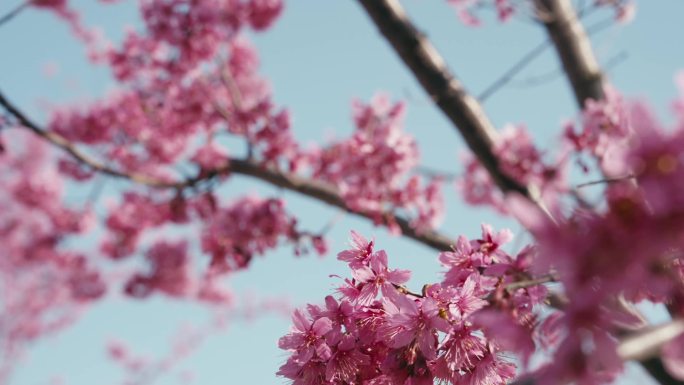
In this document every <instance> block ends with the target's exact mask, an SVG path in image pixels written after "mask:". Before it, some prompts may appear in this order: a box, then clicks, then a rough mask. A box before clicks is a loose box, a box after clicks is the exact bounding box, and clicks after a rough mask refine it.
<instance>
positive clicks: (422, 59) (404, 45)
mask: <svg viewBox="0 0 684 385" xmlns="http://www.w3.org/2000/svg"><path fill="white" fill-rule="evenodd" d="M359 2H360V3H361V5H362V6H363V8H364V9H365V10H366V13H368V16H370V18H371V19H372V20H373V22H374V23H375V25H376V26H377V27H378V29H379V30H380V32H381V33H382V35H383V36H384V37H385V39H387V41H388V42H389V43H390V44H391V45H392V47H393V48H394V50H395V51H396V52H397V54H398V55H399V56H400V57H401V59H402V60H403V61H404V63H405V64H406V65H407V66H408V67H409V69H410V70H411V71H412V72H413V75H414V76H415V77H416V79H417V80H418V82H420V84H421V85H422V87H423V89H425V91H426V92H427V94H428V95H429V96H430V97H431V98H432V100H433V101H434V102H435V103H436V104H437V106H439V108H440V109H441V110H442V112H443V113H444V114H445V115H446V116H447V117H448V118H449V120H451V122H452V123H453V124H454V126H455V127H456V128H457V129H458V131H459V132H460V134H461V136H463V139H464V140H465V142H466V143H467V145H468V147H470V150H471V151H472V152H473V153H474V154H475V156H477V158H478V160H479V161H480V163H482V165H483V166H484V167H485V168H486V169H487V171H488V172H489V174H490V175H491V177H492V179H493V180H494V182H495V183H496V184H497V186H499V188H500V189H501V190H502V191H503V192H504V193H508V192H518V193H520V194H522V195H524V196H526V197H528V198H530V199H532V198H533V194H532V193H531V191H530V190H529V189H528V187H527V186H523V185H521V184H520V183H518V182H517V181H515V180H513V179H512V178H511V177H509V176H508V175H506V174H505V173H504V172H503V171H502V170H501V168H500V165H499V160H498V159H497V157H496V155H495V154H494V152H493V147H494V146H493V144H494V141H495V138H496V135H497V134H496V130H495V129H494V127H493V126H492V124H491V122H490V121H489V119H488V118H487V116H486V115H485V113H484V110H483V109H482V106H481V105H480V103H479V102H478V101H477V100H476V99H475V98H474V97H472V96H471V95H470V94H468V93H467V92H466V90H465V89H464V88H463V86H462V85H461V83H460V82H459V81H458V80H457V79H456V78H455V77H454V75H453V74H451V72H449V70H448V68H447V67H446V64H445V62H444V60H443V59H442V57H441V56H440V55H439V53H438V52H437V50H436V49H435V48H434V47H433V46H432V44H431V43H430V41H429V40H428V39H427V38H426V37H425V36H424V35H423V34H422V33H421V32H419V31H418V30H417V29H416V27H415V26H414V25H413V24H412V23H411V21H410V20H409V19H408V17H407V16H406V13H405V12H404V10H403V9H402V7H401V5H400V4H399V2H398V1H397V0H359Z"/></svg>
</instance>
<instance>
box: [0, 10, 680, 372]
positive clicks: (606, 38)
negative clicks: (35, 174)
mask: <svg viewBox="0 0 684 385" xmlns="http://www.w3.org/2000/svg"><path fill="white" fill-rule="evenodd" d="M17 3H18V0H3V1H2V4H0V14H3V13H4V12H5V11H6V10H9V9H10V8H11V7H13V6H14V5H15V4H17ZM72 3H73V5H74V6H75V7H76V8H78V9H79V10H81V11H82V12H83V13H84V15H85V17H86V21H87V23H88V24H90V25H99V26H101V27H102V28H103V29H104V30H105V31H106V34H107V35H108V36H110V37H111V38H113V39H119V38H120V36H121V31H122V27H123V26H124V25H126V24H128V25H133V26H135V25H138V24H139V21H138V19H137V16H136V12H135V9H136V8H135V6H134V2H133V1H123V2H121V4H119V5H116V6H107V7H105V6H101V5H99V4H98V3H97V2H95V1H92V0H72ZM403 3H405V6H406V7H407V8H408V10H409V11H410V12H409V13H410V14H411V15H412V17H413V18H414V19H415V21H416V22H417V24H418V25H419V26H421V28H422V29H424V30H425V31H426V32H427V33H428V35H429V37H430V38H431V39H432V41H433V42H434V44H435V45H436V47H437V48H438V49H439V50H440V51H441V52H442V53H443V55H444V56H445V58H446V59H447V62H448V63H449V65H450V67H451V68H452V69H453V71H454V72H455V73H456V74H457V75H458V76H459V77H460V78H461V79H462V80H463V81H464V83H465V85H466V87H467V88H468V89H469V90H471V91H472V92H474V93H477V92H479V91H481V90H483V89H484V88H485V87H486V86H487V85H488V84H489V83H490V82H492V80H493V79H494V78H496V77H497V76H499V75H500V74H502V73H503V71H504V70H506V69H507V68H508V67H509V66H510V65H511V64H512V63H513V61H514V60H516V59H517V58H519V57H521V56H522V55H524V54H525V53H526V52H527V51H528V50H529V49H531V48H532V47H533V46H535V45H536V44H538V42H540V41H541V40H543V39H544V38H545V37H544V34H543V30H542V29H541V28H540V27H538V26H535V25H532V24H530V23H525V22H518V21H514V22H512V23H510V24H507V25H499V24H498V23H496V22H494V21H492V20H491V17H488V16H489V15H487V17H485V19H486V26H485V27H483V28H479V29H470V28H466V27H463V26H462V25H461V24H460V23H459V21H458V20H457V19H456V16H455V14H454V12H453V10H452V9H451V8H449V7H448V6H447V5H446V4H445V3H446V2H445V1H441V0H431V1H426V0H422V1H421V0H405V1H404V2H403ZM638 6H639V9H638V13H637V18H636V20H635V22H633V23H632V24H630V25H627V26H625V27H615V28H612V29H609V30H607V31H604V32H602V33H601V34H599V35H597V36H596V37H595V39H594V41H595V48H596V52H597V55H598V57H599V59H600V61H601V62H602V63H607V62H610V61H612V59H613V58H614V57H616V56H617V55H620V54H621V53H622V52H625V53H626V54H627V59H626V60H624V61H622V62H620V63H619V64H618V65H617V66H615V67H613V68H611V69H610V70H609V77H610V78H611V80H612V81H613V83H614V84H616V85H617V87H618V88H620V89H621V90H623V91H624V92H625V93H626V94H628V95H632V96H636V97H643V98H646V99H648V100H649V101H650V102H651V103H652V104H653V105H654V106H655V107H656V108H657V111H658V112H659V114H660V115H661V116H662V117H663V118H664V119H666V118H667V106H668V105H669V101H670V100H671V99H672V98H673V97H674V96H675V94H676V90H675V88H674V85H673V82H672V78H673V75H674V73H675V72H676V71H677V70H678V69H680V68H684V51H683V50H682V49H681V41H680V40H681V37H682V36H684V23H682V19H681V18H682V15H684V2H683V1H681V0H660V1H641V2H639V3H638ZM605 17H610V14H609V13H606V12H603V13H601V14H600V17H598V18H596V19H594V21H595V20H598V19H601V18H605ZM254 41H255V44H256V45H257V47H258V48H259V51H260V54H261V59H262V73H263V74H264V75H265V76H267V77H268V78H269V79H270V80H271V82H272V85H273V88H274V90H275V95H276V99H277V101H278V102H279V103H281V104H282V105H285V106H287V107H289V108H290V109H291V111H292V113H293V115H294V122H295V124H294V126H295V132H296V134H297V136H298V138H300V139H301V140H303V141H314V140H319V139H322V138H328V137H330V136H331V135H332V134H333V133H335V134H336V135H338V136H342V135H345V134H347V133H348V132H350V130H351V122H350V108H349V106H350V101H351V99H352V98H362V99H369V98H370V97H371V96H372V95H373V94H374V93H375V92H377V91H386V92H389V93H390V94H391V95H393V96H394V97H397V98H405V99H407V101H408V107H409V108H408V118H407V125H406V129H407V130H408V131H410V132H411V133H412V134H413V135H415V136H416V137H417V139H418V141H419V143H420V145H421V149H422V154H423V163H424V164H426V165H428V166H430V167H433V168H438V169H442V170H447V171H455V172H458V171H460V165H459V164H458V154H459V153H460V152H461V151H462V150H463V144H462V141H461V140H460V138H459V137H458V135H457V134H456V133H455V131H454V129H453V128H452V127H451V126H450V124H449V123H448V122H447V121H446V120H445V119H444V117H443V116H442V115H441V113H440V112H439V111H438V110H437V109H436V108H434V107H433V106H432V105H430V104H429V103H427V102H426V101H425V95H424V93H423V92H422V91H421V89H420V88H419V87H418V85H417V84H416V82H415V81H414V80H413V78H412V77H411V76H410V74H409V73H408V72H407V71H406V69H405V68H404V67H403V65H402V64H401V62H400V61H399V60H398V59H397V57H396V56H395V54H394V53H393V52H392V51H391V50H390V49H389V47H388V45H387V44H386V43H385V41H384V40H382V39H381V38H380V36H379V35H378V33H377V32H376V30H375V28H374V27H373V26H372V25H371V24H370V22H369V20H368V18H367V17H366V15H365V14H364V13H363V12H362V10H361V8H360V7H359V6H358V5H357V4H356V2H355V1H342V0H337V1H331V0H329V1H320V0H297V1H294V0H293V1H290V2H288V3H287V6H286V11H285V13H284V16H283V17H282V18H281V20H280V21H279V22H278V23H277V24H276V26H275V28H274V29H272V30H270V31H269V32H268V33H266V34H263V35H259V36H255V37H254ZM0 48H1V49H2V51H1V52H2V59H0V89H2V90H3V92H5V93H6V94H8V95H9V96H10V97H11V98H12V99H13V100H15V101H16V102H17V103H18V104H20V105H21V106H22V107H24V108H25V109H26V110H27V111H29V112H30V113H31V114H33V116H35V117H36V118H38V119H42V120H44V118H45V111H44V110H43V109H42V107H41V106H43V105H44V104H43V103H44V102H49V103H56V104H61V103H67V102H83V101H86V100H88V99H90V98H93V97H98V96H100V95H103V94H104V93H105V92H106V91H107V90H109V89H111V87H112V83H111V80H110V78H109V75H108V72H107V71H106V69H103V68H93V67H92V66H90V65H89V64H88V63H87V61H86V60H85V58H84V52H83V49H82V47H81V46H80V45H79V44H78V43H76V42H75V41H74V40H73V39H72V38H71V36H70V35H69V33H68V30H67V28H66V26H65V25H63V24H62V23H60V22H57V21H56V20H55V18H54V17H53V16H52V15H51V14H48V13H46V12H41V11H37V10H29V11H26V12H25V13H24V14H22V15H20V16H19V17H18V18H17V19H15V20H13V21H12V22H11V23H10V24H8V25H6V26H4V27H3V28H0ZM48 62H49V63H54V64H55V65H56V66H57V67H58V69H59V70H58V73H57V75H56V76H55V77H53V78H47V77H45V76H44V75H43V67H44V65H45V63H48ZM557 68H558V63H557V61H556V58H555V57H554V56H553V53H552V51H551V50H549V51H548V52H547V53H546V54H545V55H544V56H543V57H541V58H540V59H539V60H537V61H535V62H534V64H533V65H531V66H529V67H528V69H527V70H526V71H525V72H524V73H523V74H522V75H521V76H520V78H521V79H524V78H527V77H529V76H534V75H539V74H545V73H548V72H549V71H554V70H555V69H557ZM485 109H486V110H487V112H488V113H489V114H490V117H491V118H492V120H493V122H494V123H495V124H496V125H497V126H499V127H500V126H501V125H503V124H505V123H507V122H513V123H521V122H524V123H526V124H527V125H528V127H529V128H530V129H531V131H532V132H533V133H534V135H535V136H536V140H537V142H538V143H539V144H540V145H541V146H544V147H546V148H550V146H551V145H552V143H553V138H554V136H555V135H556V134H557V133H558V131H559V123H560V122H561V121H562V120H563V119H566V118H569V117H572V116H574V115H575V114H576V109H575V105H574V102H573V98H572V96H571V93H570V91H569V89H568V87H567V86H566V83H565V81H564V79H563V78H561V77H558V78H556V79H555V80H553V81H551V82H548V83H546V84H543V85H541V86H538V87H534V88H524V89H521V88H515V87H509V88H505V89H503V90H501V91H500V92H498V93H497V94H495V95H494V96H492V97H491V98H490V99H489V100H488V101H487V102H486V104H485ZM121 188H125V185H124V184H121V183H119V182H109V183H108V184H107V194H105V195H112V194H114V193H115V192H116V191H117V190H118V189H121ZM245 191H256V192H259V193H260V194H261V195H269V194H283V195H284V196H285V197H286V198H287V200H288V207H289V209H290V210H292V211H293V212H297V213H300V214H301V216H302V220H303V223H302V224H303V226H304V227H308V228H314V229H315V228H320V227H321V226H322V225H323V224H325V223H326V222H327V221H328V220H329V219H331V218H333V217H334V216H335V215H336V214H337V212H336V211H335V210H332V209H329V208H327V207H325V206H323V205H321V204H318V203H315V202H310V201H308V200H307V199H303V198H301V197H299V196H296V195H294V194H292V193H283V192H278V191H274V190H272V189H270V188H269V187H268V186H265V185H263V184H260V183H256V182H253V181H251V180H247V179H242V178H235V180H233V181H232V182H231V183H230V188H227V189H223V190H222V193H223V194H225V196H231V195H237V194H239V193H241V192H245ZM445 195H446V196H447V197H448V205H449V211H448V217H447V220H446V222H445V224H444V225H443V227H442V229H443V231H444V232H446V233H447V234H450V235H454V236H455V235H457V234H465V235H468V236H476V235H477V234H478V233H479V225H480V223H482V222H487V223H492V224H494V225H495V226H497V227H500V226H504V225H507V226H511V227H512V229H513V230H514V231H516V232H518V230H519V227H518V226H517V225H515V224H513V223H509V222H505V221H503V220H501V219H500V218H497V217H496V216H495V215H494V214H493V213H492V212H490V211H488V210H474V209H472V208H468V207H465V206H464V205H463V204H462V203H461V200H460V199H459V197H458V196H457V194H456V192H455V190H454V189H453V187H447V189H446V190H445ZM81 198H82V196H80V195H79V194H76V193H74V194H73V195H72V196H71V197H70V199H71V200H72V201H78V200H79V199H81ZM350 229H357V230H358V231H360V232H362V233H363V234H366V235H368V236H375V237H376V239H377V244H378V245H379V247H380V248H384V249H386V250H387V251H388V254H389V256H390V264H391V265H392V266H395V267H402V268H411V269H414V271H415V273H414V278H413V280H412V281H411V283H412V286H413V287H415V288H420V286H422V284H423V283H425V282H432V281H434V280H436V279H437V275H436V274H437V273H438V272H439V266H438V264H437V262H436V253H435V252H433V251H432V250H428V249H426V248H424V247H422V246H420V245H417V244H415V243H413V242H411V241H408V240H402V239H397V238H393V237H390V236H388V235H387V233H386V232H385V231H384V230H382V229H377V228H373V227H372V226H370V225H369V224H368V223H366V222H364V221H361V220H357V219H354V218H351V217H346V218H345V219H343V220H341V221H339V222H338V223H337V224H336V226H335V228H334V229H333V231H332V232H331V234H330V246H331V250H333V251H337V250H341V249H342V248H344V245H345V243H346V240H347V237H348V232H349V230H350ZM328 274H340V275H346V274H347V272H346V269H345V267H344V265H343V264H342V263H338V262H337V261H336V260H335V258H334V257H333V253H331V255H329V256H327V257H325V258H316V257H311V256H309V257H303V258H297V257H294V256H293V255H292V252H291V249H290V248H288V247H285V248H282V249H279V250H276V251H274V252H271V253H269V254H268V255H266V256H265V257H263V258H259V259H257V260H256V261H255V262H254V264H253V265H252V266H251V268H250V269H249V270H248V271H246V272H244V273H240V274H238V275H236V276H235V277H234V278H233V279H231V286H232V287H233V288H234V289H235V290H236V293H237V294H238V295H239V294H240V293H246V292H249V291H252V292H255V293H257V294H258V295H259V296H280V295H284V294H287V295H289V296H290V298H291V299H292V301H293V302H295V303H299V304H302V303H305V302H309V301H310V302H320V301H322V298H323V297H324V296H325V295H326V294H328V293H329V292H330V290H331V288H332V285H333V284H334V283H335V281H334V279H331V278H328ZM206 315H207V313H206V311H204V310H203V309H202V308H200V307H198V306H195V305H191V304H183V303H178V302H172V301H168V300H164V299H163V298H155V299H153V300H149V301H142V302H140V301H138V302H135V301H124V300H121V299H117V298H110V299H109V300H107V301H105V302H104V303H101V304H98V305H97V306H95V307H93V308H92V309H91V310H90V311H89V312H87V313H86V314H85V315H84V316H83V317H82V319H81V321H80V322H79V323H78V324H77V325H75V326H74V327H73V328H71V329H69V330H67V331H65V332H63V333H61V334H59V335H57V336H54V337H51V338H48V339H45V340H42V341H40V342H38V343H36V344H35V345H34V346H32V348H31V349H30V356H29V357H27V359H26V360H25V361H24V362H23V363H22V364H21V365H20V367H19V368H18V370H17V372H16V374H15V377H14V378H13V381H12V384H13V385H42V384H47V383H49V381H50V379H51V378H53V377H55V376H57V377H61V378H63V380H64V383H65V384H70V385H92V384H99V385H110V384H111V385H114V384H119V383H120V382H121V380H122V377H121V373H122V372H121V371H120V370H119V369H118V368H116V367H115V366H113V365H112V364H111V363H109V362H108V361H107V360H106V359H105V349H104V345H105V342H106V341H107V340H108V339H109V338H111V337H117V338H119V339H121V340H124V341H126V342H129V343H130V345H131V346H133V347H134V348H135V350H136V351H139V352H143V353H145V352H147V353H149V354H150V355H151V356H159V355H160V354H162V353H163V352H166V351H167V349H168V346H169V340H170V337H171V336H172V335H173V332H174V331H175V330H177V329H178V327H179V326H180V325H182V324H183V323H191V324H195V325H198V326H199V325H202V323H203V322H204V321H205V320H206ZM288 328H289V320H287V319H283V318H280V317H277V316H270V315H266V316H264V317H261V318H259V319H258V320H256V321H253V322H236V323H233V324H231V326H230V327H229V329H228V330H227V331H226V332H225V333H223V334H221V335H218V336H216V337H214V338H212V339H211V340H210V341H209V342H208V343H206V344H204V345H203V347H202V348H201V349H200V350H199V351H198V352H197V353H196V354H194V355H192V356H191V357H189V358H188V359H187V360H185V361H183V362H182V363H181V364H179V365H178V366H176V367H174V369H173V370H171V371H170V372H169V373H167V374H165V375H163V376H161V377H159V378H158V379H157V381H156V382H155V384H158V385H167V384H176V383H178V376H177V374H178V373H179V372H181V371H183V370H185V369H191V370H192V371H193V372H194V373H195V382H194V383H196V384H201V385H219V384H223V385H230V384H244V383H251V384H281V383H284V381H283V380H282V379H278V378H276V377H275V375H274V373H275V371H276V370H277V368H278V366H279V365H280V364H281V362H282V361H283V360H284V358H285V354H284V353H283V352H281V351H279V350H278V349H277V347H276V341H277V339H278V338H279V337H280V336H281V335H283V334H284V333H286V332H287V330H288ZM625 383H640V381H639V380H636V381H631V382H625Z"/></svg>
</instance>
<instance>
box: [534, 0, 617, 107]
mask: <svg viewBox="0 0 684 385" xmlns="http://www.w3.org/2000/svg"><path fill="white" fill-rule="evenodd" d="M535 3H536V7H537V11H538V14H539V15H540V18H541V21H542V23H543V24H544V27H545V28H546V31H547V33H548V35H549V37H550V38H551V41H552V42H553V46H554V48H555V50H556V53H557V54H558V57H559V59H560V61H561V63H562V64H563V70H564V71H565V73H566V75H567V78H568V81H569V82H570V86H571V87H572V90H573V93H574V94H575V101H576V102H577V104H578V106H579V107H580V109H581V108H583V107H584V103H585V102H586V100H587V99H594V100H601V99H603V98H605V94H604V89H603V86H604V76H603V72H602V71H601V67H600V66H599V64H598V61H597V60H596V56H595V55H594V51H593V49H592V47H591V41H590V40H589V37H588V36H587V32H586V31H585V29H584V27H583V26H582V23H581V22H580V21H579V19H578V17H577V13H576V12H575V9H574V6H573V4H572V1H571V0H535Z"/></svg>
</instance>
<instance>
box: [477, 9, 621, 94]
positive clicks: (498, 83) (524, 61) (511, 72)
mask: <svg viewBox="0 0 684 385" xmlns="http://www.w3.org/2000/svg"><path fill="white" fill-rule="evenodd" d="M613 24H614V19H613V18H611V19H610V20H602V21H600V22H598V23H596V24H594V25H592V26H590V27H589V28H587V33H588V34H589V35H592V34H594V33H597V32H600V31H602V30H604V29H606V28H607V27H609V26H611V25H613ZM551 43H552V41H551V39H546V40H544V41H542V42H541V43H539V44H537V45H536V46H534V47H533V48H532V49H531V50H529V51H528V52H527V53H526V54H525V55H523V57H521V58H520V59H519V60H518V61H516V62H515V63H513V65H512V66H511V67H510V68H509V69H507V70H506V71H505V72H504V73H503V74H502V75H501V76H500V77H498V78H497V79H496V80H494V81H493V82H492V83H491V84H490V85H489V86H487V88H485V90H484V91H482V92H481V93H480V95H479V96H478V99H479V100H480V102H484V101H485V100H487V99H488V98H489V97H490V96H492V94H494V93H495V92H496V91H498V90H499V89H501V88H502V87H504V86H505V85H506V84H508V83H510V82H512V81H513V78H514V77H515V76H516V75H517V74H519V73H520V72H522V70H524V69H525V68H526V67H527V66H528V65H529V64H530V63H532V62H533V61H534V60H535V59H536V58H538V57H539V56H541V54H542V53H544V51H546V49H547V48H549V47H550V46H551ZM562 74H564V72H563V69H562V68H560V69H558V70H554V71H553V72H552V73H550V74H544V75H541V76H539V77H538V78H542V79H544V81H548V80H549V77H550V76H552V78H555V77H556V76H559V75H562ZM535 80H537V79H535ZM527 82H530V80H528V81H527Z"/></svg>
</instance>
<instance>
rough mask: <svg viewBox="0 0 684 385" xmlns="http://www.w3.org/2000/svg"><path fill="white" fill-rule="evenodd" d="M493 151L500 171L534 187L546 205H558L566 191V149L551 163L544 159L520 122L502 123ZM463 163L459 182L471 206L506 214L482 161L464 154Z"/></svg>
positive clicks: (502, 202) (499, 193) (459, 186)
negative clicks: (487, 206) (481, 206)
mask: <svg viewBox="0 0 684 385" xmlns="http://www.w3.org/2000/svg"><path fill="white" fill-rule="evenodd" d="M493 150H494V153H495V154H496V155H497V156H498V158H499V163H500V168H501V170H502V172H503V173H505V174H506V175H508V176H509V177H511V178H513V179H514V180H516V181H517V182H519V183H521V184H522V185H525V186H533V187H534V189H535V191H539V193H540V196H541V198H542V200H543V202H544V203H545V204H546V205H547V206H548V207H549V208H555V207H556V206H557V205H558V200H559V198H560V196H561V195H562V194H563V193H565V192H567V181H566V171H565V169H566V163H567V162H566V161H567V153H568V151H561V156H559V157H558V158H557V159H556V160H555V161H554V162H547V161H546V160H545V159H544V158H545V157H544V153H543V152H542V151H540V150H538V149H537V148H536V146H535V144H534V143H533V141H532V137H531V136H530V134H529V133H528V132H527V130H526V129H525V127H523V126H519V125H518V126H516V125H507V126H505V127H504V128H503V130H501V135H499V136H498V137H497V141H496V142H495V143H494V149H493ZM549 163H550V164H549ZM464 164H465V173H464V174H463V177H462V178H461V179H460V180H459V181H458V188H459V190H460V191H461V193H462V195H463V199H464V200H465V201H466V202H467V203H469V204H471V205H489V206H491V207H493V208H494V209H496V210H497V211H499V212H500V213H502V214H506V213H508V212H509V210H508V209H507V204H506V201H505V196H504V194H503V193H502V192H501V190H500V189H499V188H498V187H497V186H496V185H495V184H494V181H493V180H492V178H491V176H490V175H489V173H488V172H487V170H486V169H485V168H484V167H483V166H482V164H481V163H480V162H479V161H478V160H477V159H476V158H475V157H474V156H473V155H470V154H467V155H466V156H465V159H464Z"/></svg>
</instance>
